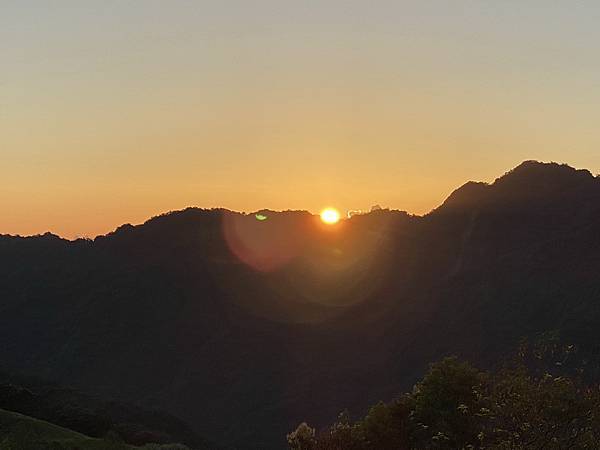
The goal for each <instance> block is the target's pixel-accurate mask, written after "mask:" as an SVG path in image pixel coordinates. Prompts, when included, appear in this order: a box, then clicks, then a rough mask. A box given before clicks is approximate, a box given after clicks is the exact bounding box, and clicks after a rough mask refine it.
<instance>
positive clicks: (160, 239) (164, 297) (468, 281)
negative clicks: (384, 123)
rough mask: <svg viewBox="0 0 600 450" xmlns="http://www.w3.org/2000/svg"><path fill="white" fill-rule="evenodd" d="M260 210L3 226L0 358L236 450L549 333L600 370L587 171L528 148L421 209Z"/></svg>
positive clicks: (596, 224) (598, 292)
mask: <svg viewBox="0 0 600 450" xmlns="http://www.w3.org/2000/svg"><path fill="white" fill-rule="evenodd" d="M260 214H261V217H262V216H264V217H266V219H264V220H257V218H256V216H255V215H253V214H251V215H245V214H240V213H236V212H232V211H227V210H202V209H196V208H190V209H186V210H183V211H178V212H172V213H168V214H165V215H162V216H159V217H155V218H153V219H151V220H149V221H148V222H146V223H144V224H143V225H139V226H131V225H125V226H122V227H120V228H118V229H117V230H116V231H115V232H113V233H111V234H108V235H106V236H101V237H98V238H96V239H94V240H93V241H92V240H76V241H68V240H64V239H61V238H59V237H57V236H54V235H51V234H46V235H42V236H35V237H15V236H0V274H1V276H0V368H2V369H3V370H5V371H8V372H11V373H15V374H25V375H27V374H34V375H35V376H37V377H40V378H42V379H45V380H50V381H54V382H58V383H60V384H63V385H68V386H72V387H75V388H77V389H81V390H84V391H86V392H89V393H92V394H94V395H97V396H105V397H106V398H116V399H118V400H120V401H123V402H129V403H136V404H139V405H141V406H143V407H144V408H157V409H161V410H163V411H166V412H167V413H170V414H172V415H174V416H176V417H177V418H179V419H181V420H183V421H185V422H186V423H187V424H188V425H189V426H190V427H191V428H192V429H193V431H194V432H195V433H197V434H198V435H201V436H204V437H206V438H208V439H210V440H212V441H215V442H218V443H219V444H223V445H227V446H230V447H233V448H240V449H243V448H247V449H280V448H284V446H285V433H286V432H288V431H289V430H291V429H293V428H295V426H296V425H297V424H298V422H299V421H301V420H303V419H305V418H306V417H310V418H311V419H312V420H313V422H315V421H316V424H317V425H325V424H326V423H327V421H329V420H330V419H331V417H335V416H336V414H337V413H338V412H339V411H341V410H342V409H344V408H347V409H349V411H350V412H351V413H355V414H359V413H364V408H366V407H367V406H368V405H370V404H373V403H375V402H376V401H378V400H382V399H389V398H391V397H392V396H393V394H394V393H396V392H400V391H402V390H405V389H409V388H410V386H411V385H412V383H414V381H415V380H417V379H418V378H420V377H421V376H422V375H423V373H424V372H425V370H426V367H427V365H428V363H429V362H431V361H434V360H438V359H440V358H441V357H443V356H445V355H448V354H455V355H458V356H460V357H462V358H465V359H468V360H471V361H473V362H475V363H477V364H479V365H482V366H492V365H494V364H497V362H498V361H499V360H500V359H501V358H503V357H506V356H507V355H510V354H511V353H512V352H513V351H514V350H515V348H516V346H517V345H518V343H519V342H520V340H521V339H523V338H527V337H529V338H531V337H534V336H536V335H538V334H540V333H545V332H554V333H557V334H559V335H560V336H561V338H562V339H564V340H565V341H568V342H572V343H574V344H576V345H578V346H579V347H580V348H581V351H582V352H583V353H584V354H586V355H589V360H590V365H589V373H588V376H589V377H594V378H596V379H598V378H600V375H599V374H600V372H599V368H598V365H597V364H596V363H594V361H598V356H599V355H600V179H599V178H597V177H595V176H593V175H592V174H590V173H589V172H588V171H585V170H575V169H573V168H571V167H569V166H566V165H558V164H554V163H551V164H545V163H539V162H535V161H527V162H524V163H522V164H521V165H519V166H518V167H516V168H515V169H513V170H512V171H510V172H508V173H507V174H505V175H503V176H502V177H500V178H498V179H497V180H496V181H495V182H493V183H491V184H485V183H474V182H469V183H467V184H465V185H464V186H462V187H460V188H459V189H457V190H456V191H455V192H453V193H452V194H451V195H450V196H449V197H448V199H447V200H446V201H445V202H444V203H443V204H442V205H441V206H440V207H438V208H437V209H435V210H433V211H432V212H431V213H429V214H427V215H425V216H411V215H409V214H407V213H405V212H400V211H390V210H376V211H373V212H371V213H369V214H364V215H355V216H353V217H352V218H351V219H348V220H344V221H342V222H340V223H339V224H337V225H335V226H326V225H324V224H322V223H321V222H320V221H319V220H318V217H315V216H313V215H311V214H309V213H306V212H299V211H288V212H273V211H261V212H260ZM0 407H2V405H0ZM319 421H320V423H319Z"/></svg>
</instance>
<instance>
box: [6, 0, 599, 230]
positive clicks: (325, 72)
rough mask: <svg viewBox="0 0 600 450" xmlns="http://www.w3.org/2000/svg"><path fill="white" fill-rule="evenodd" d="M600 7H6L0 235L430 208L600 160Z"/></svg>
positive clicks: (131, 3) (510, 3) (23, 1)
mask: <svg viewBox="0 0 600 450" xmlns="http://www.w3.org/2000/svg"><path fill="white" fill-rule="evenodd" d="M599 23H600V2H597V1H591V0H590V1H569V2H567V1H560V2H559V1H551V0H544V1H526V0H520V1H516V0H503V1H497V0H493V1H492V0H478V1H460V0H455V1H448V0H443V1H425V0H419V1H400V0H395V1H341V0H335V1H327V0H318V1H312V0H302V1H299V0H295V1H285V0H264V1H261V0H252V1H250V0H236V1H226V0H220V1H183V0H169V1H158V0H118V1H116V0H103V1H91V0H87V1H86V0H72V1H66V0H54V1H52V2H47V1H28V0H18V1H17V0H14V1H12V0H0V157H1V159H0V180H1V182H0V187H1V189H0V208H1V210H2V213H1V214H0V233H12V234H22V235H26V234H34V233H40V232H44V231H47V230H50V231H52V232H55V233H58V234H60V235H62V236H66V237H75V236H91V237H93V236H95V235H97V234H100V233H105V232H107V231H110V230H112V229H114V228H115V227H116V226H118V225H119V224H122V223H125V222H131V223H139V222H142V221H144V220H145V219H147V218H149V217H150V216H152V215H155V214H157V213H160V212H163V211H168V210H174V209H180V208H183V207H185V206H200V207H213V206H223V207H227V208H231V209H236V210H245V211H252V210H256V209H259V208H271V209H308V210H311V211H313V212H317V211H318V210H320V209H321V208H322V207H323V206H326V205H334V206H337V207H338V208H340V209H341V210H346V209H361V208H362V209H365V208H366V209H368V208H369V207H370V206H371V205H373V204H376V203H378V204H380V205H382V206H387V207H391V208H398V209H404V210H408V211H409V212H413V213H424V212H427V211H428V210H430V209H431V208H433V207H435V206H436V205H438V204H439V203H440V202H441V201H442V200H443V199H444V198H445V197H446V196H447V195H448V194H449V193H450V192H451V191H452V190H453V189H454V188H456V187H458V186H459V185H461V184H463V183H464V182H465V181H467V180H469V179H474V180H483V181H491V180H493V179H494V178H495V177H497V176H499V175H501V174H502V173H504V172H505V171H507V170H509V169H510V168H512V167H514V166H515V165H517V164H518V163H520V162H521V161H523V160H525V159H539V160H544V161H550V160H553V161H558V162H567V163H569V164H571V165H573V166H576V167H583V168H588V169H590V170H591V171H592V172H593V173H596V172H598V171H599V169H600V146H599V144H600V126H599V120H600V57H599V53H600V48H599V43H600V26H598V24H599Z"/></svg>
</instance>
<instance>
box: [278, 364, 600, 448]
mask: <svg viewBox="0 0 600 450" xmlns="http://www.w3.org/2000/svg"><path fill="white" fill-rule="evenodd" d="M288 442H289V443H290V448H291V449H293V450H403V449H407V450H408V449H424V450H426V449H448V450H449V449H496V450H504V449H506V450H508V449H544V450H555V449H556V450H559V449H566V448H569V449H598V448H600V390H599V389H598V387H590V386H586V385H585V384H583V383H581V382H580V381H579V380H578V379H577V378H574V377H570V376H566V375H552V374H550V373H544V374H540V375H538V374H533V373H532V372H530V371H529V370H527V369H526V367H525V365H522V364H521V365H517V366H516V367H513V368H506V369H503V370H500V371H498V372H496V373H486V372H482V371H480V370H478V369H476V368H474V367H472V366H471V365H469V364H468V363H465V362H461V361H459V360H458V359H456V358H446V359H444V360H443V361H441V362H438V363H435V364H432V365H431V367H430V370H429V372H428V373H427V375H425V377H424V378H423V380H422V381H420V382H419V383H417V384H416V386H415V388H414V389H413V392H412V393H410V394H404V395H403V396H401V397H399V398H398V399H396V400H394V401H392V402H390V403H383V402H380V403H378V404H377V405H375V406H373V407H372V408H371V409H370V410H369V412H368V413H367V414H366V416H365V417H363V418H362V419H360V420H357V421H355V422H352V421H351V420H350V418H349V415H348V413H347V412H344V413H342V414H341V415H340V417H339V418H338V421H336V422H335V423H334V424H333V425H332V426H331V427H329V428H328V429H326V430H324V431H322V432H321V433H319V434H316V433H315V430H314V429H313V428H311V427H310V426H308V425H307V424H306V423H302V424H301V425H300V426H299V427H298V429H297V430H296V431H294V432H293V433H290V435H288Z"/></svg>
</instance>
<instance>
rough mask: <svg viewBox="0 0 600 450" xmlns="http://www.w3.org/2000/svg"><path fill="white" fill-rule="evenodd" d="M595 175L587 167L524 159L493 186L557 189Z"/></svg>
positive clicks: (584, 180) (573, 184) (576, 183)
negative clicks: (577, 167)
mask: <svg viewBox="0 0 600 450" xmlns="http://www.w3.org/2000/svg"><path fill="white" fill-rule="evenodd" d="M593 180H594V176H593V175H592V174H591V173H590V172H589V171H588V170H585V169H575V168H573V167H571V166H569V165H567V164H558V163H555V162H549V163H544V162H539V161H532V160H529V161H524V162H522V163H521V164H519V165H518V166H517V167H515V168H514V169H512V170H510V171H509V172H507V173H505V174H504V175H502V176H501V177H500V178H497V179H496V181H494V183H493V186H496V187H503V188H504V187H512V188H516V189H543V190H551V191H552V190H555V189H558V188H568V187H574V186H578V185H581V184H585V183H589V182H591V181H593Z"/></svg>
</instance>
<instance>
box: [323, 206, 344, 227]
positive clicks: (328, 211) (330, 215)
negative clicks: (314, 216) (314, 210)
mask: <svg viewBox="0 0 600 450" xmlns="http://www.w3.org/2000/svg"><path fill="white" fill-rule="evenodd" d="M321 220H322V221H323V222H324V223H326V224H328V225H333V224H334V223H337V222H338V221H339V220H340V213H339V212H338V210H337V209H335V208H325V209H324V210H323V211H321Z"/></svg>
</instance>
